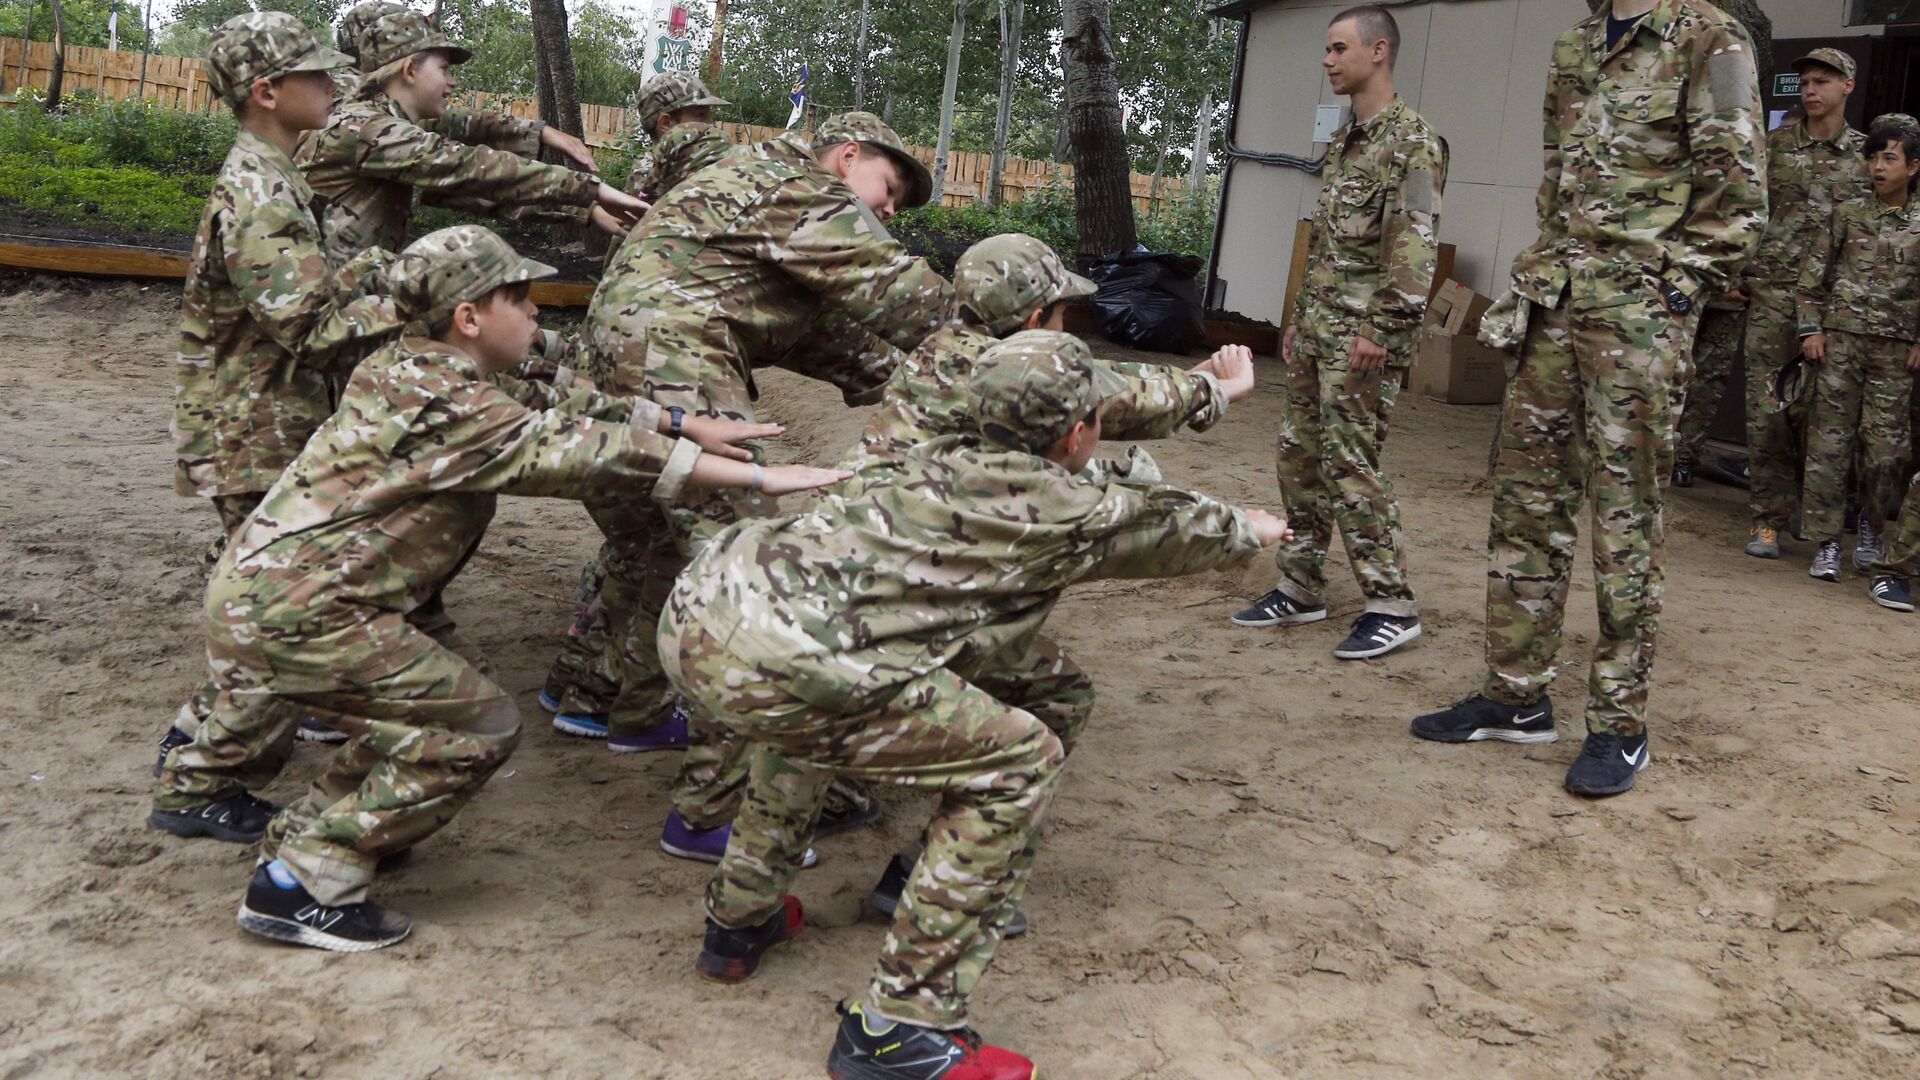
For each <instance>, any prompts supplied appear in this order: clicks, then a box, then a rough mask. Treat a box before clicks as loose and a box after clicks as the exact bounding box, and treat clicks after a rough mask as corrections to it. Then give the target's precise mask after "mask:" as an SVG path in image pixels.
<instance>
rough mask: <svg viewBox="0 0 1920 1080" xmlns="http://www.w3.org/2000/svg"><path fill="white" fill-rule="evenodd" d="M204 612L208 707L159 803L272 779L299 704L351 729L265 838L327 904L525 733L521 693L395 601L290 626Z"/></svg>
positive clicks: (427, 831) (444, 818) (457, 804)
mask: <svg viewBox="0 0 1920 1080" xmlns="http://www.w3.org/2000/svg"><path fill="white" fill-rule="evenodd" d="M209 617H210V619H211V623H210V629H209V632H208V635H207V658H208V665H209V671H210V677H209V682H210V685H211V689H212V691H213V696H212V699H213V708H212V710H211V712H210V714H209V715H208V717H207V718H206V721H205V722H204V723H202V724H201V725H200V726H199V730H198V731H197V732H196V733H195V735H194V740H193V742H191V743H189V744H187V745H185V746H181V747H177V748H176V749H174V750H173V752H172V753H170V754H169V755H168V756H167V760H166V765H165V767H164V768H163V769H162V770H161V774H160V782H159V785H158V787H157V790H156V792H155V798H154V805H155V807H156V808H159V809H180V808H184V807H188V806H197V805H201V804H203V803H205V802H208V801H211V800H215V799H222V798H226V797H227V796H230V795H237V794H239V793H240V792H242V791H245V790H249V789H251V788H255V787H258V786H261V785H262V784H264V783H266V782H267V781H269V780H271V779H272V778H273V777H274V775H276V774H277V773H278V772H279V769H280V765H281V764H282V763H284V761H285V760H286V754H287V752H288V750H289V749H290V748H291V745H292V739H293V729H294V727H295V725H297V724H298V723H299V719H300V717H301V716H303V715H307V714H311V715H313V716H316V717H318V718H320V720H321V721H322V722H324V723H325V724H326V725H327V726H329V727H331V728H334V729H335V730H338V731H343V732H346V733H347V735H348V736H349V738H348V740H347V741H346V742H345V743H344V744H342V745H341V746H340V748H339V749H338V750H336V751H335V752H334V753H333V755H332V757H331V758H329V759H328V761H327V764H326V766H325V767H324V768H323V769H322V770H321V772H320V775H319V776H318V777H317V778H316V779H315V780H314V782H313V785H312V787H311V788H310V789H309V791H308V792H307V794H306V796H305V797H304V798H302V799H301V800H300V801H298V802H296V803H295V804H293V805H291V806H289V807H287V808H286V809H285V810H283V811H281V812H280V814H279V815H277V816H276V817H275V818H274V820H273V822H272V823H271V824H270V825H269V826H268V829H267V836H266V840H265V843H264V846H263V854H265V855H266V856H267V857H269V858H274V857H277V858H279V859H280V860H281V861H282V862H284V863H285V864H286V865H287V867H288V868H289V869H291V870H292V871H293V874H294V876H295V877H297V878H299V880H300V883H301V884H302V885H303V886H305V887H306V889H307V891H308V892H310V893H312V894H313V896H314V898H315V899H316V900H318V901H320V902H321V903H323V904H349V903H357V902H359V901H362V900H364V899H366V892H367V886H368V885H370V884H371V883H372V881H373V871H374V866H375V864H376V863H377V862H378V861H379V859H380V857H381V856H383V855H387V854H390V853H392V852H396V851H402V850H405V849H406V848H409V847H412V846H413V845H414V844H417V843H419V842H420V841H421V840H423V839H425V838H426V837H428V836H430V835H432V834H433V833H434V832H436V831H437V830H439V829H440V828H441V827H442V826H444V825H445V824H446V823H447V822H448V821H451V820H452V819H453V816H454V814H455V813H457V812H458V811H459V809H460V808H461V807H462V806H464V805H465V804H466V802H467V800H469V799H471V798H472V797H473V795H474V794H475V793H476V792H477V791H478V790H479V789H480V787H481V785H483V784H485V783H486V781H487V779H488V778H489V777H491V776H492V775H493V773H494V771H495V770H496V769H498V768H499V767H500V765H501V763H502V762H504V761H506V760H507V757H508V755H509V754H511V753H512V752H513V748H514V746H515V745H516V744H517V743H518V742H519V739H520V717H519V710H518V709H517V708H516V707H515V706H514V704H513V699H512V697H511V696H510V695H508V694H507V692H506V691H505V690H502V689H501V688H500V687H498V686H496V685H494V684H493V682H492V681H490V680H489V679H487V677H486V676H484V675H482V674H480V673H479V672H478V671H476V670H475V669H474V668H473V667H472V666H471V665H469V664H468V663H467V662H466V661H465V660H462V659H461V658H460V657H459V656H458V655H456V654H454V653H452V652H449V651H448V650H446V649H445V648H443V647H441V646H440V645H439V644H438V643H436V642H435V641H434V640H433V639H432V638H430V637H428V636H427V635H425V634H423V633H421V632H420V631H419V630H417V629H415V628H414V627H413V626H411V625H409V624H408V623H407V621H406V620H405V619H404V618H402V617H400V616H398V615H385V616H380V617H378V618H376V619H374V620H373V621H371V622H369V623H364V624H357V625H354V626H352V627H350V628H348V629H345V630H341V631H336V632H334V633H331V634H326V635H322V636H320V637H317V638H316V637H310V636H308V635H306V634H304V633H301V634H294V635H288V636H287V637H285V638H284V639H283V638H281V637H280V636H279V635H278V634H277V633H276V632H275V631H274V630H273V629H272V628H267V627H258V626H252V625H250V624H248V623H247V622H246V621H245V618H244V615H240V614H238V613H233V612H210V613H209Z"/></svg>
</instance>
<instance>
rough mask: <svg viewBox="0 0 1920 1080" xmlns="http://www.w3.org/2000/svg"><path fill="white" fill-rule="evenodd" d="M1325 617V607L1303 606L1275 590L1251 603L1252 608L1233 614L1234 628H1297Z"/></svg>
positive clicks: (1322, 605) (1318, 605)
mask: <svg viewBox="0 0 1920 1080" xmlns="http://www.w3.org/2000/svg"><path fill="white" fill-rule="evenodd" d="M1326 617H1327V605H1325V604H1303V603H1301V602H1300V601H1298V600H1295V599H1294V598H1293V597H1291V596H1288V595H1287V594H1286V593H1283V592H1281V591H1280V590H1279V589H1275V590H1273V591H1272V592H1269V593H1268V594H1267V595H1265V596H1263V597H1261V598H1260V599H1258V600H1255V601H1254V602H1253V606H1252V607H1249V608H1242V609H1241V610H1239V611H1236V612H1234V613H1233V624H1234V625H1235V626H1299V625H1301V624H1303V623H1310V622H1319V621H1320V620H1321V619H1324V618H1326Z"/></svg>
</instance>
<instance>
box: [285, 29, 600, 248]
mask: <svg viewBox="0 0 1920 1080" xmlns="http://www.w3.org/2000/svg"><path fill="white" fill-rule="evenodd" d="M428 49H446V50H449V51H450V52H452V53H453V54H454V56H455V57H456V58H459V59H465V57H466V55H467V53H466V51H465V50H464V49H459V48H456V47H454V46H453V45H452V44H451V43H450V42H448V41H447V39H446V37H445V36H444V35H442V34H441V33H440V32H439V31H438V30H435V29H433V28H432V27H431V26H430V25H429V24H428V23H427V21H426V18H425V17H424V16H422V15H419V14H418V13H417V12H408V13H404V14H399V15H392V16H388V17H386V18H383V19H381V20H379V21H378V22H376V23H374V24H373V26H371V27H370V28H368V30H367V31H366V32H365V33H364V34H363V35H362V36H361V40H360V63H361V67H362V69H363V70H366V71H367V72H368V74H367V76H366V79H365V81H364V82H363V83H362V85H361V87H360V89H359V91H358V93H357V96H356V97H355V98H354V99H353V100H352V101H349V102H348V103H347V104H345V105H343V106H341V107H340V108H337V109H335V110H334V112H333V116H332V117H331V118H330V119H329V120H328V122H327V126H326V127H325V128H323V129H321V130H320V131H319V132H318V133H317V134H315V135H314V136H312V137H311V138H309V139H308V140H307V142H306V143H305V144H304V145H303V146H302V147H301V148H300V164H301V166H302V167H303V168H305V169H306V171H307V181H308V183H310V184H312V185H313V190H314V191H316V192H318V193H319V194H320V195H322V196H323V197H325V198H326V200H327V208H326V215H325V221H324V224H325V226H326V243H327V250H328V252H329V253H331V254H333V256H334V257H335V258H336V259H344V258H347V257H350V256H352V255H354V254H355V253H357V252H359V251H361V250H363V249H365V248H368V247H375V246H378V247H385V248H388V249H395V248H398V247H400V246H401V245H402V244H404V243H406V239H407V226H408V224H409V222H410V221H411V220H412V217H413V197H414V193H415V192H416V191H420V192H423V193H429V194H431V196H432V199H433V201H434V202H435V203H437V204H438V205H442V206H448V207H451V208H454V209H460V210H465V211H469V212H499V211H503V210H508V209H520V210H525V209H529V208H536V207H545V208H547V209H548V210H550V211H551V212H552V213H551V215H550V216H552V217H554V218H557V219H559V220H567V221H574V222H584V221H586V219H587V211H588V209H589V208H591V207H592V205H593V202H594V198H595V195H596V193H597V192H598V190H599V184H600V181H599V179H598V178H597V177H595V176H593V175H592V174H591V173H583V172H575V171H574V170H572V169H569V168H566V167H565V166H561V165H544V164H542V163H540V162H538V161H533V160H529V158H528V157H523V156H521V155H522V154H527V155H533V154H537V153H538V152H539V145H540V144H539V129H538V128H535V127H531V126H530V125H524V124H523V122H522V121H518V120H512V119H511V118H507V121H510V122H506V121H501V120H499V119H497V118H494V119H490V117H494V116H495V114H484V113H480V114H474V113H469V114H466V115H465V116H464V117H457V118H456V121H457V124H456V127H455V128H454V129H452V130H451V131H443V132H442V133H435V132H433V131H429V130H427V128H426V127H423V126H421V125H420V124H418V123H415V122H414V121H413V120H412V119H411V118H409V117H408V116H407V114H406V112H405V110H403V109H401V107H400V104H399V103H398V102H396V101H395V100H393V99H392V98H390V97H388V96H387V94H386V91H385V89H384V88H385V86H386V83H387V81H388V80H389V79H390V78H392V77H393V76H394V74H395V73H396V72H397V71H398V68H399V66H400V65H401V64H403V63H404V62H405V61H406V60H407V59H408V58H409V57H411V56H414V55H415V54H417V53H420V52H424V51H426V50H428ZM455 135H458V136H460V137H464V138H466V139H468V140H471V141H472V142H474V143H476V145H466V144H464V143H462V142H459V141H457V140H456V138H455V137H454V136H455ZM488 142H498V143H500V144H501V145H503V146H506V147H508V148H509V149H495V148H494V147H493V146H490V145H486V144H487V143H488Z"/></svg>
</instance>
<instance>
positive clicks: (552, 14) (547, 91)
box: [527, 0, 585, 135]
mask: <svg viewBox="0 0 1920 1080" xmlns="http://www.w3.org/2000/svg"><path fill="white" fill-rule="evenodd" d="M527 10H528V13H529V14H530V15H531V16H532V17H533V69H534V80H535V83H536V92H537V93H538V95H539V99H540V119H542V120H545V121H546V122H547V123H549V124H552V125H553V126H554V127H557V128H559V129H560V130H561V131H564V132H566V133H567V134H569V135H583V134H585V132H584V131H583V130H582V124H581V122H580V90H579V87H578V86H577V85H576V84H575V82H574V73H573V46H572V44H571V43H570V42H569V41H568V39H567V7H566V5H565V4H564V3H562V2H561V0H528V3H527Z"/></svg>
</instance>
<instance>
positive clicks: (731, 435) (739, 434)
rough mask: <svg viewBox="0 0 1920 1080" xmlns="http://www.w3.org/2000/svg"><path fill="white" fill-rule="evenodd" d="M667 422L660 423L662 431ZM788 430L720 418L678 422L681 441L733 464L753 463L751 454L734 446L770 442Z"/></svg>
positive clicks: (780, 427)
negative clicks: (751, 440)
mask: <svg viewBox="0 0 1920 1080" xmlns="http://www.w3.org/2000/svg"><path fill="white" fill-rule="evenodd" d="M669 424H670V421H668V420H666V419H662V421H661V425H662V427H666V426H668V425H669ZM786 430H787V429H786V428H785V427H782V426H781V425H779V424H755V423H749V422H748V421H745V420H728V419H726V418H725V417H721V416H689V417H686V418H685V419H684V420H682V421H681V422H680V437H681V438H683V439H692V440H693V441H694V442H697V443H699V444H700V449H702V450H705V451H706V452H707V453H709V454H718V455H720V456H721V457H728V458H732V459H734V460H735V461H752V460H753V453H752V451H749V450H743V449H741V448H740V447H738V446H735V445H733V444H734V443H742V442H746V441H748V440H749V439H771V438H773V437H774V436H776V435H779V434H781V433H783V432H785V431H786Z"/></svg>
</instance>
